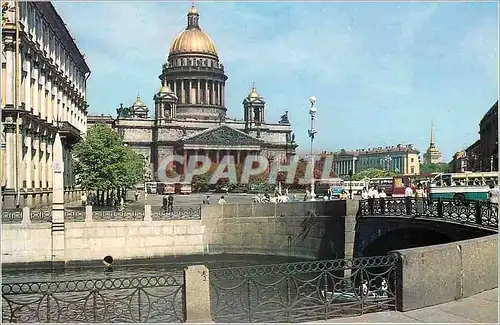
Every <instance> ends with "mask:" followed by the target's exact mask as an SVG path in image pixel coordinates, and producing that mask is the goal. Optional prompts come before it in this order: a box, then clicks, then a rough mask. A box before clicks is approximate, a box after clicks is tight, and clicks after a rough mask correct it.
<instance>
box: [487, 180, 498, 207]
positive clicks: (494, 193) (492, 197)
mask: <svg viewBox="0 0 500 325" xmlns="http://www.w3.org/2000/svg"><path fill="white" fill-rule="evenodd" d="M498 194H499V193H498V188H495V184H493V182H492V183H490V189H489V190H488V200H489V201H490V203H494V204H498Z"/></svg>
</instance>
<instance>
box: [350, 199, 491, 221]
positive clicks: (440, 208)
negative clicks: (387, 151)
mask: <svg viewBox="0 0 500 325" xmlns="http://www.w3.org/2000/svg"><path fill="white" fill-rule="evenodd" d="M360 215H361V216H379V215H386V216H405V215H407V216H418V217H425V218H432V219H440V220H445V221H452V222H459V223H466V224H470V225H474V226H480V227H484V228H491V229H498V204H495V203H490V202H488V201H457V200H453V199H427V198H423V199H418V198H410V199H406V198H385V199H373V200H362V201H361V202H360Z"/></svg>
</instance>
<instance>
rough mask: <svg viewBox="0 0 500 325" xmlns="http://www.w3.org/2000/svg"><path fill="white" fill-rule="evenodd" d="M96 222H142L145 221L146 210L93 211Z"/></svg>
mask: <svg viewBox="0 0 500 325" xmlns="http://www.w3.org/2000/svg"><path fill="white" fill-rule="evenodd" d="M92 219H93V220H94V221H142V220H144V208H142V209H141V208H138V209H130V208H125V209H123V210H121V211H120V210H116V209H115V210H94V209H92Z"/></svg>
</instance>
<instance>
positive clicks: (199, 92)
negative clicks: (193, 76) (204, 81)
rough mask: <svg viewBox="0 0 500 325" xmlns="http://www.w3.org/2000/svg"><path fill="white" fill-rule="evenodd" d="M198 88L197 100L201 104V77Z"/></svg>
mask: <svg viewBox="0 0 500 325" xmlns="http://www.w3.org/2000/svg"><path fill="white" fill-rule="evenodd" d="M197 82H198V88H197V90H196V92H197V93H196V100H197V102H198V104H201V79H198V81H197Z"/></svg>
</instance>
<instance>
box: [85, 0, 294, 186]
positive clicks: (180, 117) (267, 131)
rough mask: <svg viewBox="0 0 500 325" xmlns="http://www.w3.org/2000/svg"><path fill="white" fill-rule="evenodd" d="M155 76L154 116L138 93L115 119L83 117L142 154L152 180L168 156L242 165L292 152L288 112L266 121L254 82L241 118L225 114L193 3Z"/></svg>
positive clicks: (220, 73)
mask: <svg viewBox="0 0 500 325" xmlns="http://www.w3.org/2000/svg"><path fill="white" fill-rule="evenodd" d="M159 78H160V80H161V85H160V89H159V90H158V92H157V93H156V94H155V95H154V96H153V99H154V103H155V107H154V113H153V114H152V115H153V117H150V114H149V109H148V107H147V106H146V105H145V104H144V103H143V102H142V101H141V99H140V97H137V99H136V101H135V103H134V104H133V105H132V106H130V107H124V106H123V105H120V107H119V108H118V109H117V113H118V116H117V117H116V118H113V117H111V116H103V115H89V116H88V125H89V126H91V125H93V124H96V123H105V124H108V125H110V126H112V127H113V128H115V130H117V132H118V133H119V134H121V135H122V136H123V138H124V142H125V143H126V144H127V145H128V146H130V147H132V148H133V149H134V150H136V151H137V152H139V153H140V154H141V155H143V156H144V158H145V159H146V160H147V161H148V162H149V166H150V172H151V174H150V175H151V178H154V179H156V180H157V179H158V167H159V165H160V162H161V161H162V159H163V158H164V157H167V156H169V155H173V154H177V155H183V156H184V157H185V158H187V157H189V156H193V155H208V156H209V157H210V158H211V159H212V161H214V162H218V161H220V159H221V158H222V157H223V156H224V155H227V154H230V155H233V156H234V158H235V162H236V163H243V162H244V159H245V157H246V155H254V154H260V155H263V156H265V157H268V158H270V159H273V160H274V159H279V160H280V161H283V162H284V161H286V160H288V159H289V158H290V157H291V156H294V155H295V149H296V148H297V144H296V143H295V139H294V135H293V133H292V128H291V125H290V121H289V119H288V112H285V114H284V115H282V116H281V119H280V121H278V122H277V123H266V122H265V119H264V117H265V107H266V105H265V104H266V103H265V101H264V99H263V97H261V96H260V95H259V94H258V93H257V91H256V89H255V86H254V87H252V89H251V91H250V93H249V94H248V95H247V96H246V97H245V98H244V99H243V110H244V118H243V120H236V119H230V118H228V117H227V115H226V113H227V108H226V103H225V100H224V98H225V84H226V80H227V76H226V75H225V74H224V66H223V65H222V64H221V63H220V61H219V54H218V53H217V49H216V47H215V44H214V42H213V41H212V39H211V38H210V37H209V36H208V35H207V34H205V33H204V32H203V31H202V30H201V28H200V26H199V14H198V10H197V9H196V8H195V7H194V6H192V7H191V8H190V9H189V11H188V14H187V28H186V30H184V31H183V32H182V33H180V34H179V35H178V36H177V37H176V38H175V40H174V41H173V43H172V45H171V47H170V50H169V55H168V59H167V62H166V63H164V64H163V71H162V73H161V75H160V76H159ZM178 172H180V173H182V171H181V170H178Z"/></svg>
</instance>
